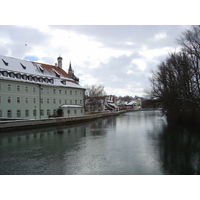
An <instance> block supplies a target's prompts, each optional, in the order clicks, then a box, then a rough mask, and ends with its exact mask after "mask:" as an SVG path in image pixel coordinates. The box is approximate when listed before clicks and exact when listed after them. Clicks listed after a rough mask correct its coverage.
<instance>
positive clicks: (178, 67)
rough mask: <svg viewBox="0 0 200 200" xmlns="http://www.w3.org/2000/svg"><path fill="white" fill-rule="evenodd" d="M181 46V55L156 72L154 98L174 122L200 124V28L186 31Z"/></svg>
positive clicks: (154, 73) (164, 62)
mask: <svg viewBox="0 0 200 200" xmlns="http://www.w3.org/2000/svg"><path fill="white" fill-rule="evenodd" d="M177 42H178V44H180V45H181V49H180V51H178V52H171V53H169V55H168V57H167V58H166V59H165V60H164V61H162V62H161V63H160V64H159V65H158V66H157V67H158V69H157V71H152V77H151V78H150V83H151V92H150V94H151V96H152V97H153V98H155V99H157V101H159V103H160V105H162V107H163V109H164V110H165V111H166V113H167V117H168V119H169V120H170V121H176V122H177V121H179V122H186V123H190V124H200V27H199V26H192V27H191V28H190V29H188V30H185V31H184V32H183V33H182V35H181V36H180V38H178V39H177Z"/></svg>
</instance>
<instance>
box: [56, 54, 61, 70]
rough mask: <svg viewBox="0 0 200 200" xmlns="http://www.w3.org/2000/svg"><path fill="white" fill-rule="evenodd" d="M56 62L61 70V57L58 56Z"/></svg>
mask: <svg viewBox="0 0 200 200" xmlns="http://www.w3.org/2000/svg"><path fill="white" fill-rule="evenodd" d="M57 60H58V67H60V68H61V69H62V57H60V56H59V57H58V58H57Z"/></svg>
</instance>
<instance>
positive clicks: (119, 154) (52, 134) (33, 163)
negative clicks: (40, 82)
mask: <svg viewBox="0 0 200 200" xmlns="http://www.w3.org/2000/svg"><path fill="white" fill-rule="evenodd" d="M199 137H200V136H199V134H198V132H195V131H193V130H188V129H184V128H180V127H175V126H171V125H167V123H166V120H165V119H164V118H161V114H160V112H159V111H148V112H144V111H141V112H130V113H124V114H121V115H119V116H117V117H108V118H105V119H99V120H96V121H93V122H90V123H85V124H80V125H76V126H59V127H54V128H52V127H51V128H45V129H44V128H43V129H35V130H31V131H30V130H28V131H25V130H24V131H13V132H9V133H1V134H0V158H1V159H0V174H109V175H110V174H127V175H131V174H199V173H200V168H199V166H200V165H199V164H200V163H199V162H200V156H199V153H200V138H199Z"/></svg>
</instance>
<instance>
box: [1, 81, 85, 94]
mask: <svg viewBox="0 0 200 200" xmlns="http://www.w3.org/2000/svg"><path fill="white" fill-rule="evenodd" d="M0 90H2V86H1V83H0ZM7 90H8V91H12V85H11V84H8V85H7ZM44 90H45V91H46V93H47V94H50V92H51V91H50V89H49V88H46V89H44V88H41V94H43V93H44ZM16 91H17V92H20V91H22V87H21V85H16ZM24 91H25V92H30V88H29V86H25V88H24ZM32 91H33V93H36V87H33V88H32ZM62 92H64V94H65V95H67V90H65V91H63V90H61V89H59V90H58V91H57V92H56V89H53V91H52V93H53V94H56V93H58V94H62ZM79 92H80V93H79V94H80V95H82V91H79ZM69 94H70V95H72V94H73V91H72V90H70V91H69ZM74 94H75V95H78V91H76V90H75V91H74Z"/></svg>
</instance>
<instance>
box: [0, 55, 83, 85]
mask: <svg viewBox="0 0 200 200" xmlns="http://www.w3.org/2000/svg"><path fill="white" fill-rule="evenodd" d="M0 71H6V72H8V73H10V72H14V73H15V74H21V75H24V74H26V75H27V76H33V77H38V78H43V79H45V78H48V79H49V80H50V79H51V80H53V81H49V83H48V82H45V81H44V82H43V81H42V82H40V84H45V85H46V84H48V85H49V84H53V85H56V86H65V87H76V88H83V87H82V86H80V85H79V84H78V83H77V82H76V81H74V80H73V79H72V78H71V77H70V76H69V75H68V74H67V73H66V72H65V71H64V70H63V69H61V68H59V67H55V66H54V65H47V64H42V63H37V62H31V61H27V60H20V59H17V58H12V57H7V56H3V55H0ZM0 77H1V79H10V80H13V79H15V80H16V81H23V82H30V81H31V82H32V83H34V80H29V79H19V78H16V77H9V76H0ZM63 80H64V82H63ZM35 83H36V82H35ZM37 83H38V82H37Z"/></svg>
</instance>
